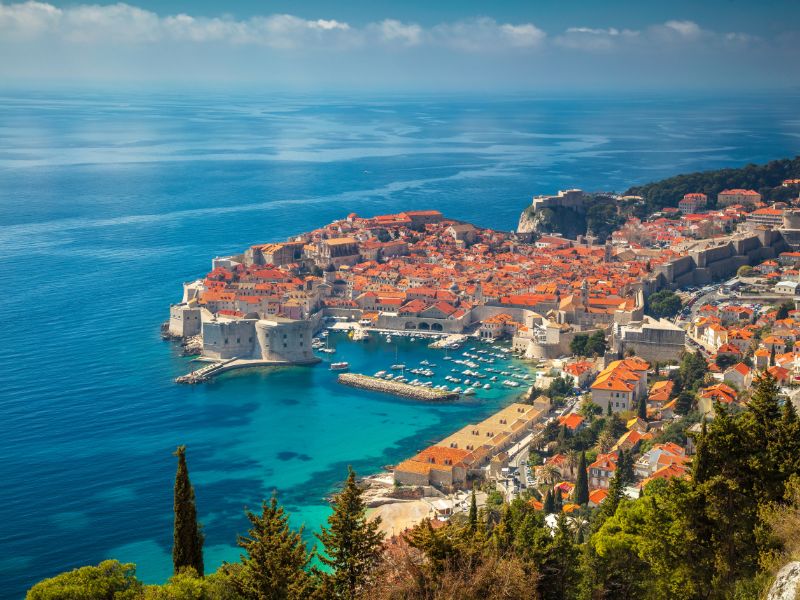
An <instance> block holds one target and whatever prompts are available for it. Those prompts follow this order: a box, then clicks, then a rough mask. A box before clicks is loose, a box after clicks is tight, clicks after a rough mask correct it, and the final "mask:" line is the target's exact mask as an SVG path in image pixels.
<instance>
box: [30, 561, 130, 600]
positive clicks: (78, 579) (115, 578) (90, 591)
mask: <svg viewBox="0 0 800 600" xmlns="http://www.w3.org/2000/svg"><path fill="white" fill-rule="evenodd" d="M141 593H142V583H141V582H140V581H139V580H138V579H136V565H134V564H131V563H125V564H123V563H120V562H119V561H116V560H106V561H103V562H101V563H100V564H99V565H97V566H96V567H94V566H92V567H81V568H79V569H75V570H73V571H68V572H66V573H61V574H60V575H56V576H55V577H51V578H50V579H44V580H42V581H40V582H39V583H37V584H36V585H34V586H33V587H32V588H31V589H30V590H28V594H27V595H26V600H135V599H138V598H139V597H140V596H141Z"/></svg>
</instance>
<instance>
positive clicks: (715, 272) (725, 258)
mask: <svg viewBox="0 0 800 600" xmlns="http://www.w3.org/2000/svg"><path fill="white" fill-rule="evenodd" d="M788 250H789V245H788V244H787V242H786V240H785V239H784V238H783V236H782V235H781V234H780V232H778V231H775V230H771V229H762V230H758V231H756V232H754V233H753V234H751V235H748V236H746V237H743V238H739V239H736V240H732V241H731V242H730V243H728V244H724V245H722V246H717V247H714V248H709V249H707V250H699V251H696V252H692V253H691V254H690V255H689V256H682V257H680V258H678V259H675V260H673V261H670V262H668V263H666V264H664V265H659V266H657V267H656V268H655V269H654V270H653V276H652V277H650V278H648V279H647V280H645V281H644V282H643V289H644V292H645V295H649V294H652V293H654V292H657V291H658V290H660V289H664V288H667V289H676V288H681V287H687V286H696V285H706V284H708V283H711V282H712V281H714V280H717V279H723V278H726V277H730V276H731V275H733V274H735V273H736V271H737V270H738V269H739V267H741V266H743V265H755V264H758V263H760V262H761V261H764V260H767V259H769V258H775V257H777V256H778V255H779V254H780V253H781V252H786V251H788Z"/></svg>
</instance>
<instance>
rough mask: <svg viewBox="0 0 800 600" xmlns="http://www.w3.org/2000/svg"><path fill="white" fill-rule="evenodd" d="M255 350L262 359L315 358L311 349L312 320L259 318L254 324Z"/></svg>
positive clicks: (279, 360)
mask: <svg viewBox="0 0 800 600" xmlns="http://www.w3.org/2000/svg"><path fill="white" fill-rule="evenodd" d="M255 332H256V337H257V340H258V346H257V351H258V353H259V354H260V356H259V358H261V359H262V360H269V361H278V362H287V363H306V362H314V361H315V360H316V359H315V357H314V354H313V352H312V349H311V338H312V336H313V333H314V323H313V321H312V320H303V321H289V320H285V321H284V320H274V321H273V320H268V319H261V320H259V321H258V322H257V323H256V324H255Z"/></svg>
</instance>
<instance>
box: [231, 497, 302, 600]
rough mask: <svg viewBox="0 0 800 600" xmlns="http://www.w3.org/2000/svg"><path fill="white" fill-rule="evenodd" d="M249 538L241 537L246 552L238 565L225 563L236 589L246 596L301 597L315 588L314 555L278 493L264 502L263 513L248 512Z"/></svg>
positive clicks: (262, 599) (262, 598)
mask: <svg viewBox="0 0 800 600" xmlns="http://www.w3.org/2000/svg"><path fill="white" fill-rule="evenodd" d="M246 514H247V519H248V520H249V521H250V525H251V527H250V530H249V532H248V534H249V535H248V537H245V536H239V539H238V544H239V547H240V548H242V549H243V550H244V552H245V554H243V555H242V557H241V563H240V564H237V565H228V564H225V565H223V569H222V570H223V572H225V573H226V574H227V575H228V576H229V577H230V580H231V582H232V583H233V586H234V587H235V588H236V591H237V592H238V593H239V594H241V596H243V597H244V598H258V599H259V600H294V599H296V600H301V599H305V598H307V597H308V596H309V595H310V593H311V592H312V590H313V583H312V579H311V577H310V576H309V574H308V572H307V571H306V568H307V567H308V563H309V561H310V560H311V555H310V554H309V553H308V551H307V550H306V545H305V543H304V542H303V538H302V534H303V530H302V528H301V529H300V531H292V530H291V529H290V528H289V517H288V516H287V515H286V514H285V513H284V511H283V508H282V507H281V506H279V505H278V501H277V499H276V498H275V496H273V497H272V500H271V501H270V502H269V504H267V503H266V502H263V503H262V504H261V514H260V515H258V514H256V513H253V512H250V511H246Z"/></svg>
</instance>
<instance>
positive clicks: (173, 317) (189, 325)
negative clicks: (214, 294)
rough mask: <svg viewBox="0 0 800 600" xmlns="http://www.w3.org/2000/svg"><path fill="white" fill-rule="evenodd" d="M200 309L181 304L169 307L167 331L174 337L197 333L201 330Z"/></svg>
mask: <svg viewBox="0 0 800 600" xmlns="http://www.w3.org/2000/svg"><path fill="white" fill-rule="evenodd" d="M202 324H203V323H202V316H201V314H200V309H199V308H195V307H190V306H185V305H183V304H173V305H172V306H170V307H169V333H170V335H174V336H176V337H189V336H193V335H198V334H199V333H200V331H201V330H202Z"/></svg>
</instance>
